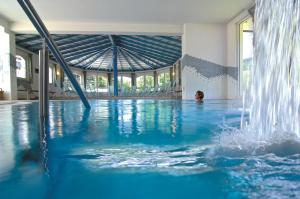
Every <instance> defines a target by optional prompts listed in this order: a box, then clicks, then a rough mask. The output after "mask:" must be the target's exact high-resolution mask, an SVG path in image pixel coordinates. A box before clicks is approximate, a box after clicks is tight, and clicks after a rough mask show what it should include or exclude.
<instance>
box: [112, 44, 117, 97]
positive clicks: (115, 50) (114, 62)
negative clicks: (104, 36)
mask: <svg viewBox="0 0 300 199" xmlns="http://www.w3.org/2000/svg"><path fill="white" fill-rule="evenodd" d="M113 68H114V96H115V97H116V96H118V54H117V46H116V45H114V46H113Z"/></svg>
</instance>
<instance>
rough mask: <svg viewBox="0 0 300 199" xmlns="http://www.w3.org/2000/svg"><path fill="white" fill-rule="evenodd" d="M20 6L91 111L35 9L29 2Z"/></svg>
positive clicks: (25, 0)
mask: <svg viewBox="0 0 300 199" xmlns="http://www.w3.org/2000/svg"><path fill="white" fill-rule="evenodd" d="M18 2H19V4H20V6H21V7H22V8H23V10H24V12H25V13H26V15H27V17H28V18H29V19H30V21H31V23H32V24H33V25H34V27H35V28H36V30H37V31H38V32H39V34H40V35H41V37H42V38H44V39H45V42H46V44H47V46H48V48H49V50H50V51H51V52H52V54H53V56H54V57H55V59H56V61H57V62H58V63H59V64H60V66H61V67H62V68H63V70H64V72H65V74H66V75H67V76H68V78H69V80H70V82H71V83H72V85H73V87H74V89H75V90H76V92H77V94H78V95H79V97H80V99H81V101H82V102H83V104H84V105H85V107H86V108H87V109H90V108H91V106H90V104H89V102H88V100H87V98H86V97H85V95H84V93H83V91H82V89H81V88H80V86H79V84H78V82H77V80H76V79H75V77H74V75H73V74H72V71H71V70H70V68H69V66H68V64H67V62H66V61H65V60H64V58H63V56H62V54H61V53H60V52H59V50H58V48H57V46H56V44H55V42H54V40H53V39H52V37H51V35H50V33H49V31H48V30H47V28H46V26H45V25H44V23H43V22H42V20H41V18H40V17H39V15H38V14H37V12H36V11H35V9H34V7H33V6H32V4H31V3H30V1H29V0H18Z"/></svg>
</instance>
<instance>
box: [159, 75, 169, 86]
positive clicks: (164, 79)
mask: <svg viewBox="0 0 300 199" xmlns="http://www.w3.org/2000/svg"><path fill="white" fill-rule="evenodd" d="M169 83H170V73H168V72H165V73H161V74H159V75H158V85H159V86H166V85H167V84H169Z"/></svg>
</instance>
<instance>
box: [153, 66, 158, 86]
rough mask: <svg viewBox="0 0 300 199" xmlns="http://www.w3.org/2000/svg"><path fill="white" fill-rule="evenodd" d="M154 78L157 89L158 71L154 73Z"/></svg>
mask: <svg viewBox="0 0 300 199" xmlns="http://www.w3.org/2000/svg"><path fill="white" fill-rule="evenodd" d="M153 78H154V87H157V85H158V76H157V71H156V70H155V71H154V72H153Z"/></svg>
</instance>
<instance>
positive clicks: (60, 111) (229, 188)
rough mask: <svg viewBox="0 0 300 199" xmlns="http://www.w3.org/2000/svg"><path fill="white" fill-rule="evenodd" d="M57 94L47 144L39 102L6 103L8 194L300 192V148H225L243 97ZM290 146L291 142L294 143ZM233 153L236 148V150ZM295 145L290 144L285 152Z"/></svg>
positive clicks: (2, 155) (0, 116)
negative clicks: (80, 97)
mask: <svg viewBox="0 0 300 199" xmlns="http://www.w3.org/2000/svg"><path fill="white" fill-rule="evenodd" d="M91 105H92V109H91V111H86V110H85V109H84V107H83V105H82V104H81V102H79V101H51V102H50V127H49V139H47V140H46V142H43V144H42V146H43V147H42V150H41V147H40V141H39V140H40V139H39V125H38V103H37V102H32V103H26V102H18V103H15V104H6V105H0V198H3V199H4V198H11V199H14V198H31V199H35V198H54V199H56V198H64V199H65V198H72V199H76V198H108V199H110V198H115V199H119V198H128V199H135V198H136V199H141V198H145V199H148V198H149V199H153V198H155V199H160V198H172V199H176V198H186V199H192V198H265V197H268V198H292V197H295V198H296V197H297V196H299V194H300V155H299V154H300V153H298V152H299V151H300V150H298V145H297V144H295V143H290V144H291V145H293V144H294V147H292V149H291V147H289V146H290V145H289V144H287V145H288V146H275V147H273V148H274V149H272V148H271V149H270V150H265V151H264V152H262V153H259V154H254V153H251V152H247V153H245V152H239V151H237V152H236V151H234V152H232V151H230V150H222V149H220V147H218V136H219V135H220V134H221V133H222V131H223V130H224V129H229V128H238V127H239V125H240V117H241V109H240V103H239V102H236V101H214V100H211V101H209V100H208V101H206V102H205V103H204V104H198V103H196V102H194V101H176V100H171V101H169V100H162V101H155V100H119V101H109V100H107V101H105V100H95V101H91ZM287 148H288V149H289V150H286V149H287ZM228 151H229V152H228ZM285 151H287V152H285Z"/></svg>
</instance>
